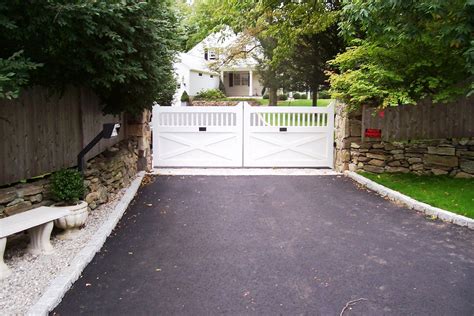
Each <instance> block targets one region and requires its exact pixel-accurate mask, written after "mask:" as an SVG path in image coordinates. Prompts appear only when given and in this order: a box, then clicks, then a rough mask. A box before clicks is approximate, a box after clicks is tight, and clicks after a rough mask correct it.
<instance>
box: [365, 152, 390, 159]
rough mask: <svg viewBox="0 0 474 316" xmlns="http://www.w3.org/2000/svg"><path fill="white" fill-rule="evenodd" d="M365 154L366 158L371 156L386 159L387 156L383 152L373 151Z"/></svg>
mask: <svg viewBox="0 0 474 316" xmlns="http://www.w3.org/2000/svg"><path fill="white" fill-rule="evenodd" d="M366 156H367V157H368V158H373V159H379V160H387V156H386V155H384V154H374V153H371V152H368V153H367V154H366Z"/></svg>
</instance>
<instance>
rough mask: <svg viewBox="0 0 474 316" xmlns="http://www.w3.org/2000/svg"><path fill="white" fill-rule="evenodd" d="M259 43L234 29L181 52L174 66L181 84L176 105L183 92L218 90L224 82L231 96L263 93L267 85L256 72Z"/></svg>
mask: <svg viewBox="0 0 474 316" xmlns="http://www.w3.org/2000/svg"><path fill="white" fill-rule="evenodd" d="M259 54H261V51H260V49H259V46H258V42H257V41H256V40H255V39H254V38H251V37H248V36H246V35H244V34H234V33H233V32H232V31H231V30H230V29H225V30H223V31H221V32H218V33H214V34H211V35H209V36H208V37H206V38H205V39H204V40H202V41H201V42H200V43H199V44H197V45H196V46H194V47H193V48H192V49H191V50H190V51H188V52H187V53H181V54H179V56H178V61H177V62H176V63H175V65H174V68H175V71H176V76H177V79H178V83H179V88H178V90H177V93H176V95H175V102H174V104H175V105H179V104H180V98H181V95H182V93H183V91H186V92H187V93H188V94H189V95H190V96H194V95H196V94H197V93H198V92H199V91H202V90H208V89H218V88H219V83H220V82H221V83H222V84H223V87H224V91H225V95H226V96H228V97H258V96H262V93H263V89H264V87H263V85H262V83H261V82H260V77H259V76H258V74H257V73H256V66H257V64H258V62H257V57H258V56H259Z"/></svg>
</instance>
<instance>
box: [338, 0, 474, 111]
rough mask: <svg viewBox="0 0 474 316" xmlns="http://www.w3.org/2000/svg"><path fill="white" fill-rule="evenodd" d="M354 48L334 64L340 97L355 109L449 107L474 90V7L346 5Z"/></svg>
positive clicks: (457, 3) (455, 2) (364, 1)
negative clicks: (420, 104)
mask: <svg viewBox="0 0 474 316" xmlns="http://www.w3.org/2000/svg"><path fill="white" fill-rule="evenodd" d="M340 27H341V31H342V32H343V33H344V34H345V36H346V38H347V39H348V40H349V41H351V44H352V46H353V47H352V48H350V49H348V50H347V52H345V53H343V54H341V55H339V56H338V57H337V58H336V59H335V60H334V62H333V64H334V65H335V66H337V67H338V68H339V72H335V73H333V74H332V75H331V85H332V91H333V92H334V95H335V96H336V97H338V98H341V99H343V100H344V101H346V102H347V103H349V104H351V105H353V106H360V105H362V104H369V105H374V106H388V105H392V104H401V103H416V102H417V101H418V100H420V99H423V98H432V99H433V100H434V101H446V100H451V99H453V98H456V97H459V96H462V95H466V94H468V93H469V92H470V91H472V90H473V85H472V82H473V80H472V78H473V75H474V63H473V61H474V39H473V34H474V2H473V1H471V0H467V1H466V0H452V1H445V0H404V1H400V0H386V1H379V0H352V1H348V0H345V1H343V11H342V17H341V23H340Z"/></svg>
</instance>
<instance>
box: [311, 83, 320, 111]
mask: <svg viewBox="0 0 474 316" xmlns="http://www.w3.org/2000/svg"><path fill="white" fill-rule="evenodd" d="M312 90H313V103H312V106H318V92H319V89H318V86H316V87H315V88H314V89H312Z"/></svg>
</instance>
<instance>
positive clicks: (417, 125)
mask: <svg viewBox="0 0 474 316" xmlns="http://www.w3.org/2000/svg"><path fill="white" fill-rule="evenodd" d="M367 129H378V130H381V132H382V140H385V141H397V140H416V139H442V138H460V137H474V99H473V98H470V99H462V100H459V101H457V102H453V103H432V102H430V101H424V102H421V103H419V104H417V105H401V106H396V107H389V108H386V109H384V110H377V109H374V108H369V107H364V108H363V110H362V137H363V138H364V134H365V132H366V131H367ZM366 139H367V138H366Z"/></svg>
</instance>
